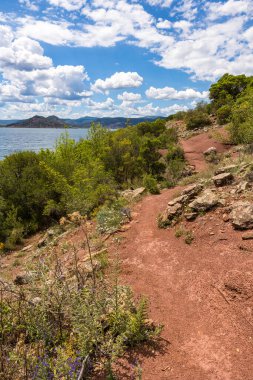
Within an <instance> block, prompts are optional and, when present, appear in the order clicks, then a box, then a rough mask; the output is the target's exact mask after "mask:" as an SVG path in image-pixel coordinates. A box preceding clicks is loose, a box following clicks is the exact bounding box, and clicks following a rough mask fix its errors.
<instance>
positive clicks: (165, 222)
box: [159, 184, 203, 227]
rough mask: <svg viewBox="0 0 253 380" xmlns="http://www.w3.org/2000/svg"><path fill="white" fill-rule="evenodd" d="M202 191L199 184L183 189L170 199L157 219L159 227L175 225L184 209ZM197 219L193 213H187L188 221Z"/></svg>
mask: <svg viewBox="0 0 253 380" xmlns="http://www.w3.org/2000/svg"><path fill="white" fill-rule="evenodd" d="M202 189H203V186H202V185H201V184H194V185H190V186H188V187H187V188H186V189H184V190H183V191H182V193H181V195H180V196H179V197H177V198H174V199H172V200H171V201H170V202H169V203H168V207H167V209H166V210H165V211H164V212H163V213H162V214H161V215H160V217H159V226H160V227H167V226H172V225H173V224H175V223H176V222H177V220H178V218H179V216H181V215H182V213H183V211H184V208H185V207H186V206H187V205H188V204H189V202H191V201H192V200H193V199H194V198H195V197H196V196H197V195H198V194H199V193H200V192H201V191H202ZM196 217H197V215H195V214H194V213H189V215H188V218H189V219H188V220H194V219H195V218H196Z"/></svg>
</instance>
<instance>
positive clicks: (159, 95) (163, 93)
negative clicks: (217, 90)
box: [146, 87, 209, 100]
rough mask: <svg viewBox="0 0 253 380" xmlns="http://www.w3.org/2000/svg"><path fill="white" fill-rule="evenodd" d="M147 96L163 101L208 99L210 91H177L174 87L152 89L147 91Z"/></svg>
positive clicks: (190, 89) (189, 89)
mask: <svg viewBox="0 0 253 380" xmlns="http://www.w3.org/2000/svg"><path fill="white" fill-rule="evenodd" d="M146 96H147V97H148V98H151V99H156V100H161V99H178V100H179V99H208V96H209V92H208V91H203V92H200V91H196V90H194V89H192V88H188V89H186V90H182V91H177V90H176V89H175V88H172V87H164V88H155V87H150V88H149V89H148V90H147V91H146Z"/></svg>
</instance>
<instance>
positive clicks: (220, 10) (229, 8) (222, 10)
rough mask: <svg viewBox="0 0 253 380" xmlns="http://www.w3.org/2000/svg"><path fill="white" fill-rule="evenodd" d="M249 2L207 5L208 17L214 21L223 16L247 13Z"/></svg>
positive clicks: (240, 1)
mask: <svg viewBox="0 0 253 380" xmlns="http://www.w3.org/2000/svg"><path fill="white" fill-rule="evenodd" d="M250 3H251V1H249V0H228V1H226V2H225V3H222V2H217V3H211V2H210V3H208V4H207V9H208V12H207V14H208V17H209V19H212V20H215V19H218V18H221V17H224V16H236V15H239V14H243V13H247V12H249V11H250V8H251V4H250Z"/></svg>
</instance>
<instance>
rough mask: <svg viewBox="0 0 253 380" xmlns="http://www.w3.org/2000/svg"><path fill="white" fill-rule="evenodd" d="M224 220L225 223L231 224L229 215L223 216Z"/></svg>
mask: <svg viewBox="0 0 253 380" xmlns="http://www.w3.org/2000/svg"><path fill="white" fill-rule="evenodd" d="M222 220H223V222H225V223H227V222H229V215H228V214H223V215H222Z"/></svg>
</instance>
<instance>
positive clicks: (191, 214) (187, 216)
mask: <svg viewBox="0 0 253 380" xmlns="http://www.w3.org/2000/svg"><path fill="white" fill-rule="evenodd" d="M197 216H198V213H197V212H187V213H185V214H184V217H185V219H186V220H188V222H192V221H193V220H195V219H196V218H197Z"/></svg>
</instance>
